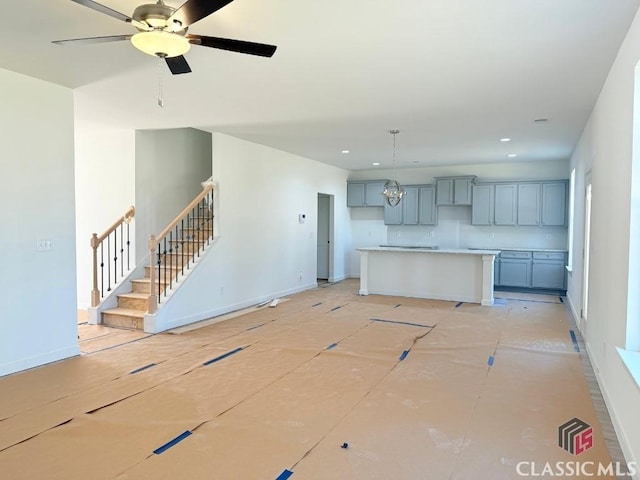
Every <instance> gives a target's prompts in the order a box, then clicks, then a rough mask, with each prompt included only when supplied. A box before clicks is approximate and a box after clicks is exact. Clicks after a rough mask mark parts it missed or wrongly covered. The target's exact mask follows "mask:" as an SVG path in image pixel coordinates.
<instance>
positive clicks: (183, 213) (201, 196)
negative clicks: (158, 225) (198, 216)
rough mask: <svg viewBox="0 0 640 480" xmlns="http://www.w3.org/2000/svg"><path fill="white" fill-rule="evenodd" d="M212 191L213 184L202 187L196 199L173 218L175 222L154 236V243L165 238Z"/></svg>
mask: <svg viewBox="0 0 640 480" xmlns="http://www.w3.org/2000/svg"><path fill="white" fill-rule="evenodd" d="M212 190H213V184H211V183H207V184H206V185H205V186H204V189H203V190H202V192H200V194H199V195H198V196H197V197H196V198H194V199H193V200H192V201H191V203H190V204H189V205H187V206H186V207H185V208H184V210H182V211H181V212H180V213H179V214H178V216H177V217H176V218H175V220H174V221H173V222H171V223H170V224H169V225H167V227H166V228H165V229H164V230H162V231H161V232H160V233H159V234H158V235H156V237H155V238H156V241H157V242H159V241H161V240H162V239H163V238H164V237H166V236H167V235H168V234H169V232H170V231H171V230H173V229H174V228H175V227H176V226H177V225H178V223H180V221H181V220H182V219H183V218H185V217H186V216H187V215H188V214H189V212H190V211H191V210H192V209H193V208H195V206H196V205H198V203H200V202H201V201H202V200H203V199H204V198H205V197H206V196H207V195H208V194H209V192H211V191H212Z"/></svg>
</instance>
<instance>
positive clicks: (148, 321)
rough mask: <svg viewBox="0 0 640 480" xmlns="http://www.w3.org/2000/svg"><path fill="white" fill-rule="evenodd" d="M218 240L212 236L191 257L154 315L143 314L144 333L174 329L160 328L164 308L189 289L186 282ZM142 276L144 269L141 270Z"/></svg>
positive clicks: (163, 322)
mask: <svg viewBox="0 0 640 480" xmlns="http://www.w3.org/2000/svg"><path fill="white" fill-rule="evenodd" d="M218 238H219V236H217V235H214V236H213V238H212V239H211V241H210V242H209V244H208V245H204V246H203V247H202V249H201V250H200V255H199V256H198V255H197V254H196V255H195V256H194V257H193V259H192V260H191V263H190V264H189V269H188V270H187V268H186V267H185V270H184V275H181V276H180V277H179V278H178V279H177V280H174V281H173V285H172V286H171V288H167V291H166V297H165V296H164V294H163V295H162V298H161V302H159V303H158V307H157V310H156V311H155V313H148V312H147V313H145V314H144V331H145V333H160V332H163V331H165V330H169V329H170V328H175V327H174V326H173V325H172V326H171V327H168V328H162V325H163V324H166V323H167V322H166V320H165V317H166V316H167V315H166V313H164V312H166V306H167V305H169V304H170V303H171V302H172V301H173V302H175V301H180V298H178V296H176V293H177V292H178V290H180V289H183V288H189V282H188V279H189V277H190V276H191V274H192V273H193V272H194V271H195V270H196V269H197V268H198V267H199V266H200V264H202V262H203V260H204V258H205V257H206V256H207V254H208V253H209V252H210V251H211V250H212V249H213V248H214V246H215V244H216V242H217V240H218ZM143 276H144V268H143ZM116 301H117V300H116ZM163 320H164V321H163ZM189 323H192V322H189V321H187V322H185V323H183V324H181V325H176V326H183V325H187V324H189Z"/></svg>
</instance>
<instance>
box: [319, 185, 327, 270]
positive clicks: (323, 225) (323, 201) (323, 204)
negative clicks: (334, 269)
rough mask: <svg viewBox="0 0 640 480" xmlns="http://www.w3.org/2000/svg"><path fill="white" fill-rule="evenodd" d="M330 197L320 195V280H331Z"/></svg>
mask: <svg viewBox="0 0 640 480" xmlns="http://www.w3.org/2000/svg"><path fill="white" fill-rule="evenodd" d="M329 222H330V202H329V196H328V195H323V194H318V235H317V239H318V274H317V278H318V279H319V280H328V279H329V245H330V236H329Z"/></svg>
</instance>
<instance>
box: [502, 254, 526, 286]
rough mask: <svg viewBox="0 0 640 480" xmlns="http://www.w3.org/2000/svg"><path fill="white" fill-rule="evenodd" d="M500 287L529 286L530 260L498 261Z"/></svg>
mask: <svg viewBox="0 0 640 480" xmlns="http://www.w3.org/2000/svg"><path fill="white" fill-rule="evenodd" d="M500 285H502V286H507V287H529V286H531V260H513V259H503V258H501V259H500Z"/></svg>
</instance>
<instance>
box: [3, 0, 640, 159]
mask: <svg viewBox="0 0 640 480" xmlns="http://www.w3.org/2000/svg"><path fill="white" fill-rule="evenodd" d="M0 3H1V4H2V7H3V11H4V12H5V22H4V24H3V27H2V29H1V30H0V67H2V68H5V69H8V70H13V71H16V72H20V73H24V74H26V75H30V76H34V77H38V78H42V79H45V80H49V81H51V82H55V83H58V84H61V85H65V86H69V87H73V88H75V89H76V111H77V122H78V125H85V126H86V125H89V124H91V125H100V126H107V127H110V128H111V127H113V128H128V129H129V128H134V129H148V128H173V127H195V128H200V129H203V130H208V131H216V132H223V133H228V134H230V135H234V136H237V137H240V138H244V139H247V140H250V141H254V142H257V143H261V144H264V145H268V146H272V147H274V148H278V149H281V150H284V151H288V152H292V153H295V154H298V155H301V156H304V157H307V158H311V159H314V160H318V161H320V162H325V163H329V164H332V165H337V166H341V167H344V168H347V169H352V170H356V169H370V168H374V167H372V162H380V163H381V166H380V167H379V168H385V167H387V168H388V167H389V166H390V165H391V157H392V155H391V150H392V148H391V146H392V138H391V135H390V134H389V133H388V130H389V129H399V130H400V135H398V138H397V161H398V166H399V167H403V166H417V165H422V166H425V165H447V164H472V163H473V164H477V163H485V162H487V163H489V162H490V163H495V162H514V161H515V162H526V161H538V160H561V159H566V158H568V157H569V156H570V154H571V152H572V150H573V148H574V146H575V143H576V141H577V139H578V137H579V135H580V133H581V131H582V129H583V128H584V125H585V122H586V120H587V118H588V116H589V114H590V112H591V109H592V108H593V105H594V102H595V100H596V98H597V96H598V93H599V91H600V89H601V87H602V84H603V82H604V80H605V78H606V75H607V73H608V71H609V68H610V66H611V64H612V62H613V60H614V58H615V55H616V52H617V50H618V48H619V46H620V43H621V42H622V40H623V38H624V36H625V34H626V31H627V30H628V28H629V25H630V24H631V21H632V19H633V17H634V15H635V12H636V10H637V8H638V5H639V3H640V0H615V1H610V0H482V1H480V0H396V1H394V2H392V1H389V0H324V1H317V0H274V1H264V0H235V1H234V2H233V3H231V4H229V5H228V6H226V7H224V8H222V9H221V10H219V11H218V12H216V13H214V14H213V15H211V16H210V17H208V18H206V19H204V20H202V21H200V22H197V23H196V24H194V25H192V27H191V28H190V30H189V31H190V33H196V34H201V35H210V36H218V37H228V38H236V39H241V40H249V41H254V42H260V43H269V44H275V45H278V51H277V52H276V54H275V55H274V56H273V58H271V59H268V58H262V57H255V56H250V55H241V54H237V53H231V52H225V51H221V50H214V49H209V48H205V47H199V46H194V47H193V48H192V49H191V51H190V52H189V53H187V54H186V58H187V60H188V61H189V63H190V65H191V68H192V69H193V73H191V74H187V75H178V76H172V75H170V73H169V71H168V70H167V68H166V66H162V69H159V68H158V61H157V59H154V58H153V57H150V56H147V55H144V54H142V53H140V52H138V51H137V50H135V49H134V48H133V46H131V45H130V44H129V43H128V42H118V43H105V44H99V45H89V46H59V45H53V44H51V43H50V42H51V41H52V40H58V39H66V38H77V37H85V36H101V35H115V34H127V33H132V32H133V29H132V27H131V26H129V25H128V24H126V23H124V22H120V21H118V20H116V19H114V18H111V17H109V16H106V15H103V14H100V13H98V12H96V11H94V10H91V9H89V8H87V7H84V6H81V5H78V4H76V3H73V2H71V1H70V0H11V1H10V0H0ZM102 3H103V4H105V5H107V6H109V7H110V8H112V9H115V10H118V11H121V12H123V13H126V14H128V15H131V14H132V12H133V10H134V8H135V7H136V6H137V5H138V4H139V3H141V2H137V1H132V0H102ZM166 3H167V4H169V5H172V6H175V7H178V6H179V5H181V3H182V2H181V1H180V0H177V1H167V2H166ZM160 72H162V77H163V80H162V82H163V87H164V102H165V107H164V108H160V107H159V106H158V105H157V96H158V87H159V77H160ZM539 118H547V119H548V120H549V121H548V122H546V123H535V122H534V120H535V119H539ZM501 137H510V138H512V141H511V142H509V143H501V142H500V141H499V139H500V138H501ZM343 149H349V150H350V151H351V153H350V154H348V155H345V154H342V153H341V151H342V150H343ZM508 153H516V154H517V155H518V157H517V158H515V159H507V157H506V155H507V154H508Z"/></svg>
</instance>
